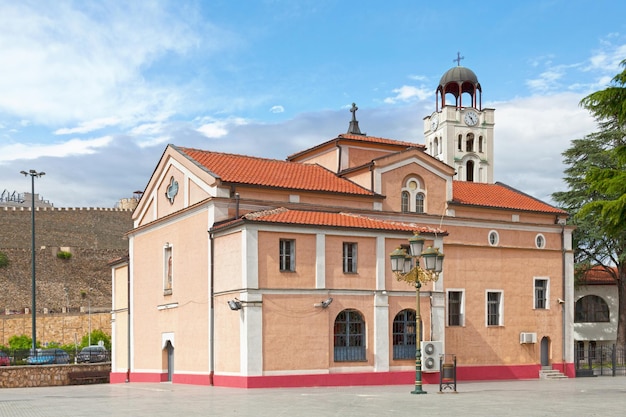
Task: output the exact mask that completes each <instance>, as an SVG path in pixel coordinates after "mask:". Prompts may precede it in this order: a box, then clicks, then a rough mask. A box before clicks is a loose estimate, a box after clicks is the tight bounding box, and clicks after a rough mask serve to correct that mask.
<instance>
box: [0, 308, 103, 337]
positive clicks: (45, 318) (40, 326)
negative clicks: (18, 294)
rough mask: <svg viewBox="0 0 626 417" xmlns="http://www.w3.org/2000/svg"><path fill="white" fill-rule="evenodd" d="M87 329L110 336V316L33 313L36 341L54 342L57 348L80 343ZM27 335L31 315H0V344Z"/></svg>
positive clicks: (29, 334)
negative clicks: (35, 324)
mask: <svg viewBox="0 0 626 417" xmlns="http://www.w3.org/2000/svg"><path fill="white" fill-rule="evenodd" d="M90 327H91V330H92V331H93V330H96V329H99V330H102V331H103V332H104V333H106V334H108V335H111V313H110V312H109V311H107V312H106V313H91V314H88V313H66V314H37V341H38V342H40V343H41V344H42V346H45V343H50V342H56V343H59V344H61V345H69V344H73V343H75V342H77V343H80V341H81V339H82V337H83V336H85V335H88V334H89V328H90ZM21 335H26V336H29V337H30V336H31V335H32V316H31V315H30V314H19V315H18V314H14V315H10V316H0V345H4V346H8V345H9V338H10V337H11V336H21Z"/></svg>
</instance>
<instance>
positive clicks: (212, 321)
mask: <svg viewBox="0 0 626 417" xmlns="http://www.w3.org/2000/svg"><path fill="white" fill-rule="evenodd" d="M238 197H239V194H237V207H239V198H238ZM213 243H214V241H213V234H212V233H211V232H209V245H210V246H211V248H210V254H209V258H210V262H211V265H210V266H209V274H211V279H210V283H209V285H210V289H209V326H211V329H210V331H209V338H210V342H209V385H211V386H213V385H214V383H213V376H214V373H215V310H214V308H213V305H214V302H213V296H214V290H213V272H214V268H213V261H214V256H215V251H214V249H213Z"/></svg>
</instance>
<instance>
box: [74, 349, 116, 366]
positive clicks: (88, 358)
mask: <svg viewBox="0 0 626 417" xmlns="http://www.w3.org/2000/svg"><path fill="white" fill-rule="evenodd" d="M108 360H109V352H108V351H107V350H106V349H105V348H104V346H87V347H84V348H82V349H81V351H80V353H79V354H78V355H77V356H76V362H78V363H83V362H90V363H91V362H107V361H108Z"/></svg>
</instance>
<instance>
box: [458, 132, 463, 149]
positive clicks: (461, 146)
mask: <svg viewBox="0 0 626 417" xmlns="http://www.w3.org/2000/svg"><path fill="white" fill-rule="evenodd" d="M458 149H459V151H462V150H463V135H459V144H458Z"/></svg>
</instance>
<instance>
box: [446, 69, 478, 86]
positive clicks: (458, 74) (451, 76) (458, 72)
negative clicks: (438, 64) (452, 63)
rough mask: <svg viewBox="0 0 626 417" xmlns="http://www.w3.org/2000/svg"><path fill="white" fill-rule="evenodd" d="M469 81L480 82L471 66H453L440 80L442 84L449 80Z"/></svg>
mask: <svg viewBox="0 0 626 417" xmlns="http://www.w3.org/2000/svg"><path fill="white" fill-rule="evenodd" d="M464 81H469V82H470V83H474V84H478V77H477V76H476V74H474V71H472V70H471V69H469V68H465V67H453V68H450V69H449V70H448V71H446V73H445V74H443V76H442V77H441V80H439V85H440V86H445V85H446V84H448V83H449V82H457V83H458V82H464Z"/></svg>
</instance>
